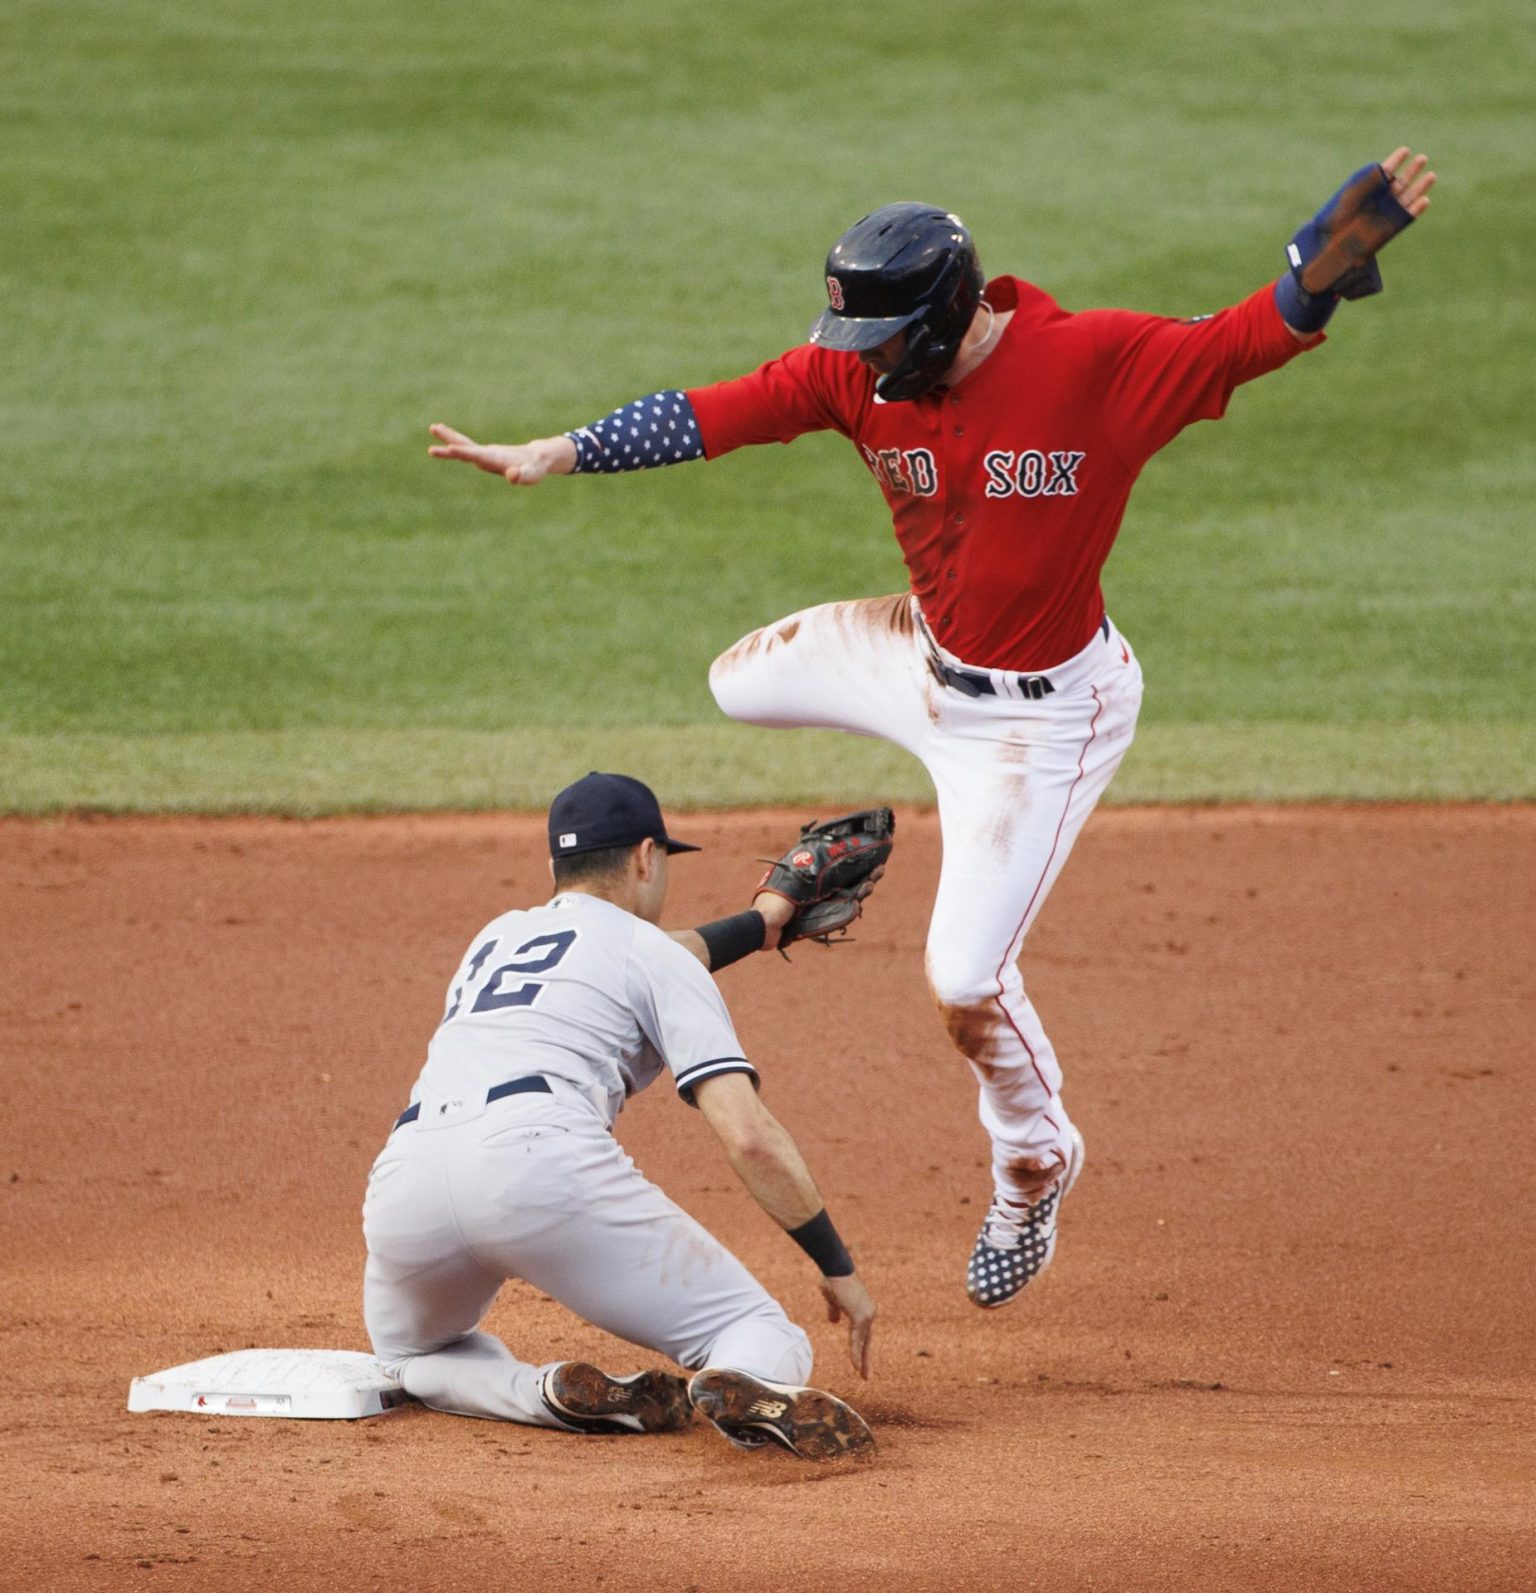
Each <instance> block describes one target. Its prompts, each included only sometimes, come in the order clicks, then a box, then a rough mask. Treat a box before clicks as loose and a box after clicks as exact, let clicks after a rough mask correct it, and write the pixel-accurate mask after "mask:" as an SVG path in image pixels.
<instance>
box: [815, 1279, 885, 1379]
mask: <svg viewBox="0 0 1536 1593" xmlns="http://www.w3.org/2000/svg"><path fill="white" fill-rule="evenodd" d="M821 1293H822V1296H823V1298H824V1299H825V1300H826V1302H827V1321H829V1322H841V1321H842V1319H843V1318H844V1317H847V1319H848V1359H849V1360H850V1361H852V1362H853V1369H854V1371H856V1372H857V1373H858V1374H859V1376H860V1377H862V1378H865V1379H867V1378H868V1377H869V1336H870V1333H871V1331H872V1330H873V1328H874V1325H875V1302H874V1301H873V1300H871V1299H870V1297H869V1290H868V1289H866V1288H865V1287H864V1280H863V1279H862V1278H861V1277H860V1276H859V1275H858V1273H857V1272H851V1273H849V1274H848V1276H847V1277H846V1278H823V1279H822V1280H821Z"/></svg>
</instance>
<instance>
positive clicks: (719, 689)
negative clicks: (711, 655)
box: [709, 631, 762, 719]
mask: <svg viewBox="0 0 1536 1593" xmlns="http://www.w3.org/2000/svg"><path fill="white" fill-rule="evenodd" d="M761 635H762V632H761V631H753V632H752V633H751V635H749V636H743V637H742V639H741V640H740V641H739V642H737V643H735V645H734V646H731V647H728V648H726V650H725V651H724V652H723V653H721V655H720V656H719V657H718V658H717V659H716V660H715V661H714V663H712V664H711V665H710V666H709V689H710V691H711V692H712V693H713V694H714V698H715V703H716V705H717V706H718V707H719V709H720V712H721V713H723V714H728V715H729V716H730V717H731V718H732V719H742V718H746V717H747V716H748V714H749V713H750V711H751V697H750V694H749V693H748V691H747V671H746V669H745V667H744V666H745V665H746V662H747V660H748V659H749V658H750V657H751V656H752V644H753V643H754V642H755V641H756V640H757V638H758V637H760V636H761Z"/></svg>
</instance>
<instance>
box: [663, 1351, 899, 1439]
mask: <svg viewBox="0 0 1536 1593" xmlns="http://www.w3.org/2000/svg"><path fill="white" fill-rule="evenodd" d="M777 1396H783V1397H782V1398H780V1397H777ZM688 1397H689V1399H691V1400H692V1401H693V1408H694V1409H695V1410H696V1411H698V1412H700V1414H702V1415H703V1416H706V1417H707V1418H708V1419H709V1420H710V1421H711V1422H713V1423H714V1425H715V1428H716V1429H717V1430H718V1431H719V1432H720V1433H721V1435H722V1436H723V1437H725V1438H728V1439H729V1440H730V1441H731V1442H732V1443H733V1444H735V1445H736V1446H737V1447H738V1448H739V1449H760V1448H761V1447H762V1446H763V1445H764V1444H766V1443H775V1444H779V1445H781V1446H782V1447H783V1448H785V1449H787V1450H788V1451H789V1452H790V1453H791V1454H792V1455H798V1456H799V1457H800V1458H801V1459H802V1460H845V1459H858V1460H868V1459H872V1458H873V1456H874V1452H875V1435H874V1434H873V1433H872V1432H870V1430H869V1428H868V1426H867V1425H866V1424H865V1421H864V1418H863V1417H862V1416H860V1415H859V1413H858V1412H857V1411H856V1410H854V1409H853V1407H852V1406H851V1405H845V1404H844V1403H843V1402H842V1400H840V1399H837V1398H835V1397H834V1396H833V1395H831V1394H827V1393H823V1392H822V1390H821V1389H819V1388H794V1387H788V1386H786V1385H785V1384H783V1383H765V1382H763V1381H762V1380H761V1379H760V1378H756V1377H751V1376H749V1375H748V1374H747V1373H746V1372H731V1371H727V1370H725V1369H724V1368H723V1367H706V1368H705V1369H704V1370H703V1371H702V1372H699V1373H697V1374H696V1375H695V1376H694V1379H693V1381H692V1382H691V1383H689V1385H688Z"/></svg>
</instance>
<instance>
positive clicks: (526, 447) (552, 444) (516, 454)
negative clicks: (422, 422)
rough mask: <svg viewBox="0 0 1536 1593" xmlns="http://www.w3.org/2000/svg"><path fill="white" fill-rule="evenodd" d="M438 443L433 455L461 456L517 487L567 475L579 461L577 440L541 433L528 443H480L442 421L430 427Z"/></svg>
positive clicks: (468, 462) (480, 468)
mask: <svg viewBox="0 0 1536 1593" xmlns="http://www.w3.org/2000/svg"><path fill="white" fill-rule="evenodd" d="M430 429H431V432H432V435H433V436H434V437H436V438H437V440H438V444H439V446H438V447H435V448H429V449H428V450H427V452H428V453H429V454H431V456H432V457H433V458H434V459H458V460H462V461H463V463H464V464H466V465H473V466H474V467H475V468H476V469H477V470H485V471H489V473H490V474H491V475H493V476H500V477H501V478H502V479H503V480H504V481H508V482H510V483H511V484H512V485H513V486H514V487H536V486H538V484H539V483H540V482H541V481H542V480H543V479H544V478H545V476H568V475H569V474H570V473H571V469H572V467H573V466H574V465H575V463H576V444H575V443H573V442H572V441H571V439H570V438H569V437H540V438H537V439H536V440H535V441H533V442H528V443H477V442H476V441H475V440H474V438H473V437H466V436H465V435H464V433H463V432H461V431H455V430H454V429H453V427H452V426H445V425H443V423H442V422H441V421H439V422H438V423H437V424H436V425H435V426H433V427H431V428H430Z"/></svg>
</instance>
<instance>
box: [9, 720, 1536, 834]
mask: <svg viewBox="0 0 1536 1593" xmlns="http://www.w3.org/2000/svg"><path fill="white" fill-rule="evenodd" d="M589 769H614V770H620V771H623V772H625V773H629V774H634V775H638V776H640V777H641V778H642V779H645V780H647V781H648V782H650V783H651V784H652V785H653V786H654V787H655V788H656V790H657V791H658V793H659V794H660V795H661V797H662V799H663V801H664V802H665V804H666V805H667V806H669V807H674V808H709V807H740V806H761V805H769V804H781V803H788V804H791V805H800V806H803V807H805V808H806V810H807V816H810V813H811V811H812V810H813V809H825V808H827V807H829V806H840V805H849V806H862V805H866V804H875V803H883V802H917V803H928V802H931V801H932V800H933V788H932V786H931V785H930V783H929V781H928V777H927V775H926V774H925V772H924V771H923V769H922V767H921V766H920V765H919V764H918V763H917V761H916V760H915V759H913V758H911V757H909V756H908V755H907V754H906V753H904V752H902V751H900V750H899V749H898V748H896V747H892V746H889V745H887V744H886V743H883V742H874V741H867V740H864V739H862V738H859V737H854V736H846V735H839V734H836V733H834V732H828V731H777V732H770V731H761V730H753V729H750V728H747V727H744V726H740V725H629V726H619V727H610V728H599V729H564V730H553V729H548V728H546V727H542V726H531V727H527V728H524V729H519V730H512V731H501V732H481V731H461V730H404V731H397V730H363V731H357V730H349V731H331V730H298V731H280V732H273V733H262V732H234V733H227V734H215V735H179V736H177V735H171V736H150V737H133V736H102V735H85V736H0V811H3V812H7V813H24V814H47V813H55V812H60V811H64V810H70V809H83V810H87V811H103V812H123V813H135V812H178V813H189V812H190V813H269V812H270V813H293V814H299V815H315V814H322V813H343V812H394V811H412V810H427V809H450V810H465V811H470V810H499V809H533V810H537V809H539V808H542V807H543V806H544V805H545V804H546V803H547V802H548V800H549V797H550V795H551V794H552V793H553V792H554V791H556V790H557V789H559V787H560V786H562V785H564V784H566V783H567V782H569V781H570V780H573V779H575V778H577V777H578V776H580V775H582V774H584V773H586V771H587V770H589ZM1339 799H1342V800H1351V801H1391V800H1423V801H1452V800H1493V801H1514V800H1532V799H1536V728H1533V727H1531V726H1528V725H1517V724H1499V725H1491V724H1471V725H1447V724H1437V723H1434V722H1431V721H1427V720H1418V721H1413V722H1409V723H1404V724H1395V725H1382V724H1362V725H1340V724H1330V725H1310V724H1295V723H1279V722H1273V721H1261V722H1257V723H1244V724H1216V725H1211V724H1196V725H1190V724H1154V725H1150V726H1148V727H1147V728H1146V729H1144V730H1143V731H1142V732H1141V734H1140V735H1139V736H1138V737H1137V740H1136V743H1135V745H1134V746H1133V747H1132V749H1131V752H1130V755H1129V756H1128V757H1127V759H1126V762H1125V764H1124V766H1123V767H1122V768H1121V770H1120V773H1119V774H1118V776H1117V777H1116V779H1115V782H1114V784H1113V785H1112V786H1111V787H1110V790H1109V795H1108V797H1107V799H1106V800H1108V801H1109V802H1113V803H1122V804H1124V803H1144V802H1170V801H1179V802H1185V801H1206V802H1291V801H1310V800H1339Z"/></svg>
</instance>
